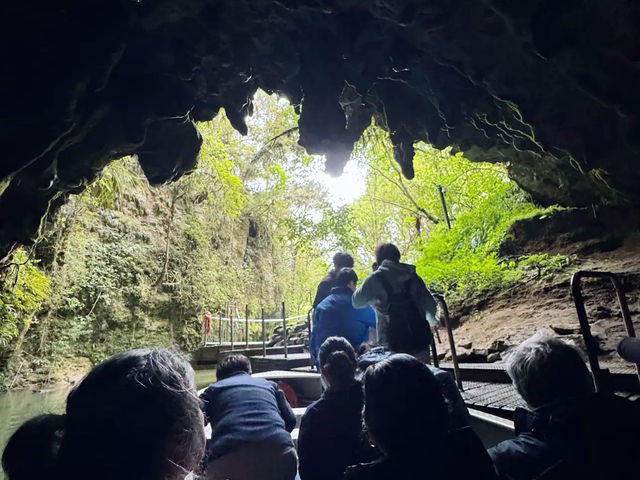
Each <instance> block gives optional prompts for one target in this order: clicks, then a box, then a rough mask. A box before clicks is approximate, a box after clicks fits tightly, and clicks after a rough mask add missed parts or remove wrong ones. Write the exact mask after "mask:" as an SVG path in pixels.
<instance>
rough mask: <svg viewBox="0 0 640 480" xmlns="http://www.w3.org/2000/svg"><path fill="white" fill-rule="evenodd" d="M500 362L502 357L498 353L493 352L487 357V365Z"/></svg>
mask: <svg viewBox="0 0 640 480" xmlns="http://www.w3.org/2000/svg"><path fill="white" fill-rule="evenodd" d="M500 360H502V356H501V355H500V353H499V352H494V353H490V354H489V355H487V363H494V362H499V361H500Z"/></svg>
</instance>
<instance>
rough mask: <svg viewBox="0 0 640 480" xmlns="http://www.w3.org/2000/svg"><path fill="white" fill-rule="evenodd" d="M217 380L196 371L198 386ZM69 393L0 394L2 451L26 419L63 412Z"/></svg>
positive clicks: (209, 372)
mask: <svg viewBox="0 0 640 480" xmlns="http://www.w3.org/2000/svg"><path fill="white" fill-rule="evenodd" d="M215 381H216V371H215V370H197V371H196V384H197V386H198V388H204V387H206V386H207V385H209V384H210V383H213V382H215ZM68 393H69V390H68V389H59V390H52V391H48V392H43V393H34V392H31V391H17V392H8V393H2V394H0V453H1V452H2V451H3V450H4V446H5V445H6V443H7V440H9V437H10V436H11V434H12V433H13V432H14V431H15V429H16V428H18V427H19V426H20V425H21V424H22V423H23V422H24V421H25V420H28V419H29V418H31V417H33V416H35V415H39V414H41V413H62V412H63V411H64V406H65V401H66V399H67V394H68ZM4 479H5V477H4V472H3V471H2V469H1V468H0V480H4Z"/></svg>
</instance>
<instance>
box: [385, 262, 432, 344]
mask: <svg viewBox="0 0 640 480" xmlns="http://www.w3.org/2000/svg"><path fill="white" fill-rule="evenodd" d="M379 278H380V281H381V282H382V285H383V287H384V289H385V290H386V292H387V297H388V299H389V301H388V303H389V307H388V312H387V315H388V316H389V326H388V327H387V338H388V341H389V348H390V349H391V350H393V351H394V352H398V353H415V352H418V351H420V350H424V349H425V348H428V347H429V345H431V342H432V341H433V337H432V335H431V328H430V327H429V322H427V319H426V318H425V316H424V315H422V314H420V310H419V309H418V306H417V305H416V302H415V301H414V300H413V298H412V297H411V293H410V286H411V282H412V281H413V277H412V278H410V279H409V280H407V281H406V282H404V284H402V288H401V289H400V290H399V291H397V292H394V291H393V287H392V286H391V284H390V283H389V280H387V279H386V278H385V276H384V275H383V274H382V272H380V274H379Z"/></svg>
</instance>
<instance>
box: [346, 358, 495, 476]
mask: <svg viewBox="0 0 640 480" xmlns="http://www.w3.org/2000/svg"><path fill="white" fill-rule="evenodd" d="M364 397H365V406H364V421H365V426H366V429H367V432H368V435H369V439H370V441H371V442H372V443H373V444H374V445H375V446H376V447H378V449H379V450H380V451H381V452H382V453H383V456H382V458H380V459H378V460H376V461H374V462H372V463H368V464H361V465H357V466H353V467H349V468H348V469H347V471H346V473H345V476H344V478H345V480H396V479H422V478H424V479H429V480H445V479H446V480H468V479H474V480H495V478H496V477H495V472H494V470H493V465H492V464H491V460H490V458H489V456H488V455H487V452H486V450H485V449H484V447H483V446H482V443H481V442H480V439H479V438H478V437H477V436H476V434H475V433H474V432H473V430H472V429H471V427H465V428H461V429H459V430H453V431H449V428H448V427H449V416H448V415H447V406H446V404H445V401H444V398H443V396H442V392H441V390H440V384H439V383H438V381H437V380H436V378H435V376H434V375H433V373H431V371H430V370H429V368H428V367H427V366H426V365H425V364H424V363H422V362H420V361H419V360H417V359H416V358H415V357H413V356H411V355H407V354H404V353H400V354H395V355H391V356H390V357H388V358H387V359H385V360H382V361H381V362H379V363H376V364H375V365H372V366H370V367H369V368H368V369H367V371H366V372H365V374H364Z"/></svg>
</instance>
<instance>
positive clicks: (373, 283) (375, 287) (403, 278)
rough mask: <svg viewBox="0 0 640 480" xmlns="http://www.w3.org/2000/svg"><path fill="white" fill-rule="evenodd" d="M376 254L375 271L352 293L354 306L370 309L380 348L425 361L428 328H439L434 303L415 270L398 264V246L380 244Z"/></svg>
mask: <svg viewBox="0 0 640 480" xmlns="http://www.w3.org/2000/svg"><path fill="white" fill-rule="evenodd" d="M375 254H376V263H377V264H378V268H377V269H376V270H375V271H374V272H373V273H371V274H370V275H369V276H368V277H367V278H366V279H365V280H364V282H363V283H362V285H361V286H360V287H359V288H357V289H356V291H355V292H354V294H353V299H352V302H353V306H354V307H355V308H364V307H366V306H368V305H371V306H373V308H374V309H375V311H376V324H377V325H376V329H377V332H378V344H379V345H381V346H383V347H386V348H389V349H391V350H393V351H394V352H402V353H409V354H411V355H414V356H415V357H416V358H418V359H419V360H423V361H428V360H429V356H430V355H429V346H430V345H431V342H432V341H433V335H432V333H431V328H435V327H436V326H437V325H438V321H437V320H436V301H435V300H434V298H433V296H432V295H431V293H430V292H429V290H427V287H426V286H425V284H424V281H423V280H422V278H420V277H419V276H418V274H417V273H416V267H415V266H414V265H409V264H407V263H400V250H398V247H396V246H395V245H393V244H392V243H382V244H379V245H378V246H377V247H376V251H375Z"/></svg>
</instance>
